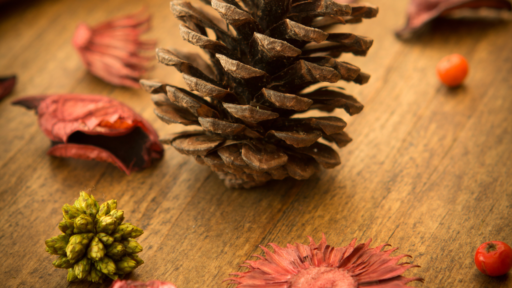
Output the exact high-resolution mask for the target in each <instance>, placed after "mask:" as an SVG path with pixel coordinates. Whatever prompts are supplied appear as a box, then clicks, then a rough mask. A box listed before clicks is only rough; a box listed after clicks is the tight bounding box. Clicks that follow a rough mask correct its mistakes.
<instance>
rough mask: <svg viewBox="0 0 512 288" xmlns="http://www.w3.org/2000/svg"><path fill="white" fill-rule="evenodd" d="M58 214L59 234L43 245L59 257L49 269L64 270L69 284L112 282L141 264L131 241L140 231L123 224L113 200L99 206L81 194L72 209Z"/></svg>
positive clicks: (138, 247) (47, 250) (67, 205)
mask: <svg viewBox="0 0 512 288" xmlns="http://www.w3.org/2000/svg"><path fill="white" fill-rule="evenodd" d="M62 214H63V216H64V218H63V219H62V221H61V222H60V223H59V229H60V231H62V233H63V234H61V235H59V236H56V237H53V238H50V239H48V240H46V241H45V243H46V252H48V253H50V254H53V255H59V258H58V259H57V260H55V261H54V262H53V266H55V268H63V269H68V281H69V282H73V281H80V280H87V281H91V282H95V283H101V282H103V280H104V279H105V277H108V278H111V279H114V280H116V279H118V278H119V277H122V276H123V275H125V274H128V273H130V272H132V271H133V270H134V269H135V268H137V267H139V266H140V265H142V264H144V261H142V259H140V257H139V256H137V253H139V252H141V251H142V246H141V245H140V244H139V243H137V241H136V240H135V239H133V238H137V237H139V236H140V235H142V233H144V231H142V229H140V228H138V227H136V226H134V225H132V224H130V223H123V221H124V211H123V210H118V209H117V201H116V200H109V201H107V202H105V203H103V204H101V206H100V205H99V204H98V202H97V201H96V199H94V197H93V196H92V195H89V194H87V193H85V192H83V191H82V192H80V197H79V198H78V199H77V200H76V201H75V203H74V204H73V205H69V204H65V205H64V206H63V207H62Z"/></svg>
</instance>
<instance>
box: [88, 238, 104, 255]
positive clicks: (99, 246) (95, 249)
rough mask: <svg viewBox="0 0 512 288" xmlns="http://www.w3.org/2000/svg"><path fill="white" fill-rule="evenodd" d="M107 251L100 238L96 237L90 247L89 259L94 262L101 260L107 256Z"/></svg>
mask: <svg viewBox="0 0 512 288" xmlns="http://www.w3.org/2000/svg"><path fill="white" fill-rule="evenodd" d="M105 253H106V250H105V246H103V243H101V241H100V239H99V238H98V237H94V238H93V239H92V241H91V245H89V250H87V257H89V258H90V259H92V260H96V261H98V260H100V259H101V258H103V256H105Z"/></svg>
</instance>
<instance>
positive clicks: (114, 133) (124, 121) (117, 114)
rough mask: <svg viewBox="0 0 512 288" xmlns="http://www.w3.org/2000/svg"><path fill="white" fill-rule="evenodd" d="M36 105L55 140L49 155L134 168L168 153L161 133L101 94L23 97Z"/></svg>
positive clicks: (21, 102)
mask: <svg viewBox="0 0 512 288" xmlns="http://www.w3.org/2000/svg"><path fill="white" fill-rule="evenodd" d="M13 104H14V105H21V106H24V107H26V108H28V109H35V110H36V113H37V115H38V119H39V126H40V127H41V130H43V132H44V134H46V136H47V137H48V138H50V140H51V141H52V147H51V148H50V150H49V151H48V154H50V155H53V156H57V157H71V158H78V159H85V160H97V161H104V162H109V163H112V164H114V165H116V166H117V167H119V169H121V170H123V171H124V172H126V174H130V172H133V171H137V170H141V169H144V168H147V167H149V166H150V165H151V163H152V162H153V160H154V159H160V158H162V156H163V147H162V145H161V144H160V142H159V141H158V134H157V133H156V131H155V130H154V129H153V127H151V125H150V124H149V122H147V121H146V120H145V119H144V118H142V116H140V115H139V114H137V113H135V112H134V111H133V110H132V109H131V108H130V107H128V106H126V105H124V104H122V103H120V102H118V101H116V100H113V99H110V98H108V97H104V96H99V95H81V94H62V95H51V96H32V97H25V98H21V99H18V100H16V101H14V102H13Z"/></svg>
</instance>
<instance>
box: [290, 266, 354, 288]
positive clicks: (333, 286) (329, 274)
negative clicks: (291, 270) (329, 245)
mask: <svg viewBox="0 0 512 288" xmlns="http://www.w3.org/2000/svg"><path fill="white" fill-rule="evenodd" d="M290 288H357V283H356V281H355V279H354V278H352V276H350V274H348V273H347V271H346V270H342V269H338V268H331V267H310V268H308V269H306V270H301V271H300V272H299V273H298V274H297V275H295V277H293V279H292V281H291V285H290Z"/></svg>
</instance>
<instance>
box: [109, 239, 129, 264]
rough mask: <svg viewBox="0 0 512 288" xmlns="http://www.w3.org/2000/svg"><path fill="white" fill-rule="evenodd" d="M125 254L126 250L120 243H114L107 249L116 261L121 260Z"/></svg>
mask: <svg viewBox="0 0 512 288" xmlns="http://www.w3.org/2000/svg"><path fill="white" fill-rule="evenodd" d="M125 254H126V249H125V248H124V245H123V244H121V243H119V242H114V243H112V245H110V247H108V249H107V255H108V256H110V257H111V258H113V259H116V260H118V259H121V257H123V256H124V255H125Z"/></svg>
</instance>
